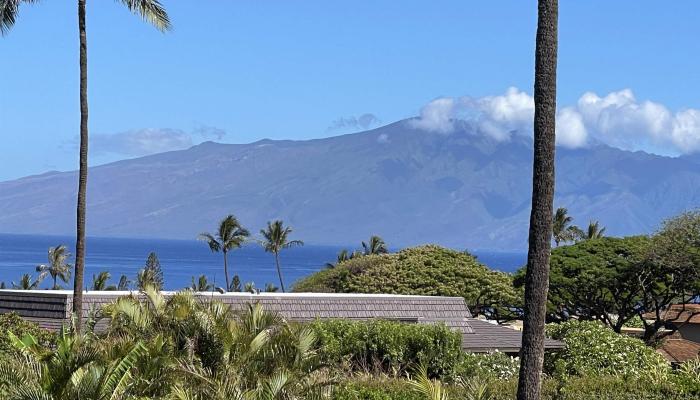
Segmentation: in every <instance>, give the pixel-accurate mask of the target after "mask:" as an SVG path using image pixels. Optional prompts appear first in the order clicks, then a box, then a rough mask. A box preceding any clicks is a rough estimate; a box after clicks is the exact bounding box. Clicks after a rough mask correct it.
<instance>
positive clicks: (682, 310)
mask: <svg viewBox="0 0 700 400" xmlns="http://www.w3.org/2000/svg"><path fill="white" fill-rule="evenodd" d="M642 318H644V319H656V314H655V313H653V312H648V313H645V314H643V315H642ZM661 318H662V319H663V320H664V321H669V322H675V323H681V324H700V304H692V303H687V304H673V305H672V306H671V307H669V308H668V309H666V310H664V311H662V312H661Z"/></svg>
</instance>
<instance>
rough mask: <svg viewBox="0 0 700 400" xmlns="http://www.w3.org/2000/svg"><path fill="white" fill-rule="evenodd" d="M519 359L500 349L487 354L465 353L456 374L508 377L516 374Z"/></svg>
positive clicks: (518, 368)
mask: <svg viewBox="0 0 700 400" xmlns="http://www.w3.org/2000/svg"><path fill="white" fill-rule="evenodd" d="M519 370H520V359H519V358H518V357H511V356H509V355H507V354H505V353H501V352H500V351H495V352H493V353H488V354H476V353H465V354H464V357H463V359H462V361H461V363H460V364H459V367H458V370H457V374H458V375H459V376H461V377H463V378H467V377H485V378H494V379H510V378H513V377H517V376H518V371H519Z"/></svg>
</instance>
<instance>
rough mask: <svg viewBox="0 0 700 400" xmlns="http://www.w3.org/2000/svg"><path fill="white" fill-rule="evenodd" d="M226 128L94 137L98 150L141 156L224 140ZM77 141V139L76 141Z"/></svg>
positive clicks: (92, 141)
mask: <svg viewBox="0 0 700 400" xmlns="http://www.w3.org/2000/svg"><path fill="white" fill-rule="evenodd" d="M225 135H226V131H224V130H223V129H220V128H214V127H209V126H199V127H197V128H195V129H194V130H192V132H185V131H183V130H181V129H171V128H144V129H135V130H130V131H125V132H118V133H108V134H96V135H92V136H91V137H90V146H91V151H92V152H93V153H94V154H97V155H100V154H115V155H121V156H126V157H138V156H145V155H149V154H155V153H162V152H166V151H173V150H183V149H187V148H189V147H192V145H194V144H196V143H199V142H201V141H202V140H211V139H215V140H221V139H222V138H223V137H224V136H225ZM74 144H75V145H77V140H76V141H75V143H74Z"/></svg>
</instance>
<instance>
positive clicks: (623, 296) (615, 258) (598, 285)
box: [514, 236, 651, 332]
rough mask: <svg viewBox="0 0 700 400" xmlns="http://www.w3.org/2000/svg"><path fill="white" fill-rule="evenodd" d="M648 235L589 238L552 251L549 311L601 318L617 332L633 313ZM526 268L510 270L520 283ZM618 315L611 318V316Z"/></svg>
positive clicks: (559, 317)
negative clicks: (515, 271) (514, 271)
mask: <svg viewBox="0 0 700 400" xmlns="http://www.w3.org/2000/svg"><path fill="white" fill-rule="evenodd" d="M650 243H651V240H650V239H649V238H647V237H645V236H634V237H626V238H613V237H603V238H598V239H590V240H586V241H582V242H579V243H576V244H574V245H571V246H562V247H558V248H556V249H554V250H553V251H552V258H551V261H550V277H549V282H550V287H549V296H548V307H547V311H548V316H549V319H550V320H555V321H561V320H566V319H568V318H570V317H572V316H576V317H578V318H580V319H588V320H601V321H603V322H605V323H606V324H607V325H609V326H610V327H612V328H613V329H615V330H616V331H618V332H619V331H620V329H621V328H622V325H623V324H624V323H625V322H627V321H629V320H630V319H632V318H633V317H634V316H635V315H637V308H636V300H637V298H638V285H637V281H636V277H635V276H636V274H637V273H638V271H639V269H640V268H642V266H643V263H644V261H645V258H646V251H647V249H648V248H649V246H650ZM524 275H525V268H522V269H521V270H519V271H518V272H517V273H516V274H515V280H514V282H515V285H516V286H518V287H520V286H522V285H523V278H524ZM613 314H615V315H618V318H616V319H614V318H612V317H611V315H613Z"/></svg>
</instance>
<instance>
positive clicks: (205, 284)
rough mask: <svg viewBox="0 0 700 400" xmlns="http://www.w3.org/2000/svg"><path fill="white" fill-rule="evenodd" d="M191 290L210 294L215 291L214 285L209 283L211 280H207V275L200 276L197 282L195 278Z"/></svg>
mask: <svg viewBox="0 0 700 400" xmlns="http://www.w3.org/2000/svg"><path fill="white" fill-rule="evenodd" d="M190 289H192V291H194V292H208V291H210V290H212V289H214V285H212V284H210V283H209V280H208V279H207V276H206V275H200V276H199V278H198V279H197V281H196V282H195V280H194V276H193V277H192V285H190Z"/></svg>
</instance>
